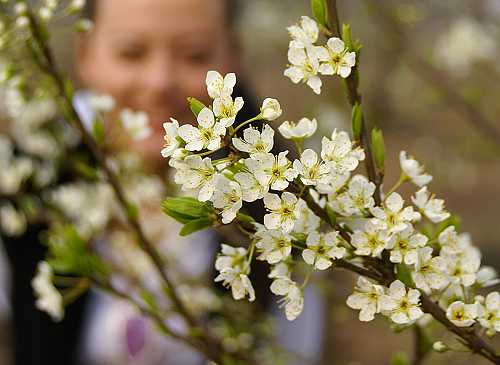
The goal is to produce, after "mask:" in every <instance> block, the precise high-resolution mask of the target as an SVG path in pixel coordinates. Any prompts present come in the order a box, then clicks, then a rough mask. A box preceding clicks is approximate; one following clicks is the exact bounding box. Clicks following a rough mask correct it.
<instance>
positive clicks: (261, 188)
mask: <svg viewBox="0 0 500 365" xmlns="http://www.w3.org/2000/svg"><path fill="white" fill-rule="evenodd" d="M234 179H235V180H236V181H237V182H238V184H240V186H241V194H242V198H243V200H244V201H246V202H254V201H256V200H257V199H262V198H263V197H264V194H265V193H267V192H268V191H269V186H267V185H261V184H260V182H259V181H258V180H257V179H256V178H255V176H254V175H253V174H251V173H249V172H238V173H236V174H235V175H234Z"/></svg>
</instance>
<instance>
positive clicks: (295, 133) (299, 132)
mask: <svg viewBox="0 0 500 365" xmlns="http://www.w3.org/2000/svg"><path fill="white" fill-rule="evenodd" d="M317 128H318V122H317V121H316V119H314V118H313V119H309V118H302V119H300V120H299V122H298V123H297V124H295V123H294V122H291V121H288V120H287V121H285V122H283V124H281V125H280V126H279V128H278V130H279V131H280V133H281V135H282V136H283V137H285V138H286V139H302V138H309V137H311V136H312V135H313V134H314V133H315V132H316V129H317Z"/></svg>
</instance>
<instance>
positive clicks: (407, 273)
mask: <svg viewBox="0 0 500 365" xmlns="http://www.w3.org/2000/svg"><path fill="white" fill-rule="evenodd" d="M396 277H397V278H398V279H399V280H401V281H402V282H403V283H404V284H405V285H406V286H409V287H414V286H415V284H414V283H413V279H412V277H411V270H410V269H409V268H408V266H406V265H405V264H397V265H396Z"/></svg>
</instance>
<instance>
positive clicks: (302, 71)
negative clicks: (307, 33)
mask: <svg viewBox="0 0 500 365" xmlns="http://www.w3.org/2000/svg"><path fill="white" fill-rule="evenodd" d="M318 48H319V47H315V46H307V47H306V48H300V47H290V49H289V50H288V61H289V62H290V67H288V68H287V69H286V70H285V72H284V75H285V76H286V77H288V78H290V80H292V82H293V83H294V84H298V83H299V82H305V83H307V85H308V86H309V87H310V88H311V89H313V91H314V92H315V93H316V94H318V95H319V94H321V85H322V82H321V79H320V78H319V76H318V71H319V60H318Z"/></svg>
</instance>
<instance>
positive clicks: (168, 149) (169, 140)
mask: <svg viewBox="0 0 500 365" xmlns="http://www.w3.org/2000/svg"><path fill="white" fill-rule="evenodd" d="M163 129H164V130H165V136H164V137H163V139H164V140H165V143H164V144H163V149H162V150H161V155H162V156H163V157H170V156H172V155H173V154H174V152H175V150H177V149H178V148H179V147H180V145H181V141H180V140H179V138H178V135H179V133H178V130H179V122H178V121H177V120H175V119H174V118H170V122H165V123H163Z"/></svg>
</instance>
